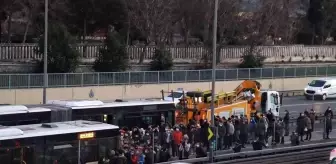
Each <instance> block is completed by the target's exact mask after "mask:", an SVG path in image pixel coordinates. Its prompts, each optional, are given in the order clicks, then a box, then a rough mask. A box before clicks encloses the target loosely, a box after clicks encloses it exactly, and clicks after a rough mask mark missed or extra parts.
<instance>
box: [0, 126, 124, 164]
mask: <svg viewBox="0 0 336 164" xmlns="http://www.w3.org/2000/svg"><path fill="white" fill-rule="evenodd" d="M119 141H120V133H119V127H118V126H114V125H110V124H105V123H100V122H94V121H84V120H78V121H70V122H56V123H45V124H31V125H20V126H8V127H5V126H2V127H0V161H1V162H0V163H1V164H76V163H84V164H91V163H98V161H99V160H100V159H103V158H104V157H106V155H107V154H108V152H110V151H111V150H116V149H119V148H120V143H119Z"/></svg>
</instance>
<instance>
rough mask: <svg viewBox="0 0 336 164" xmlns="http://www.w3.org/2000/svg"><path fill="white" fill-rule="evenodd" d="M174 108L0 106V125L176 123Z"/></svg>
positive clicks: (84, 103)
mask: <svg viewBox="0 0 336 164" xmlns="http://www.w3.org/2000/svg"><path fill="white" fill-rule="evenodd" d="M175 109H176V107H175V104H174V102H172V101H165V100H158V99H141V100H116V101H104V102H103V101H99V100H69V101H66V100H51V101H48V104H47V105H41V104H38V105H4V106H0V125H6V126H14V125H26V124H38V123H47V122H62V121H72V120H93V121H98V122H105V123H109V124H113V125H119V126H123V127H124V126H125V127H134V126H138V127H144V128H147V126H148V125H150V124H151V125H152V124H160V121H161V117H162V116H164V117H165V121H166V122H168V123H169V124H171V125H174V123H175Z"/></svg>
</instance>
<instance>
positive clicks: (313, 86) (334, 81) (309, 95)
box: [304, 78, 336, 100]
mask: <svg viewBox="0 0 336 164" xmlns="http://www.w3.org/2000/svg"><path fill="white" fill-rule="evenodd" d="M304 95H305V97H306V99H307V100H309V99H320V100H326V99H327V98H334V97H336V78H323V79H316V80H313V81H311V82H310V83H308V85H307V86H306V87H305V88H304Z"/></svg>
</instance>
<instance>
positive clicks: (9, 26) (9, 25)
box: [7, 12, 12, 43]
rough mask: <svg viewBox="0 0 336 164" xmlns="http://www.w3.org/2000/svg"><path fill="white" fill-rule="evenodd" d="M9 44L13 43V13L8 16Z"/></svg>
mask: <svg viewBox="0 0 336 164" xmlns="http://www.w3.org/2000/svg"><path fill="white" fill-rule="evenodd" d="M7 31H8V32H7V35H8V36H7V37H8V38H7V43H11V42H12V39H11V35H12V12H10V13H9V15H8V30H7Z"/></svg>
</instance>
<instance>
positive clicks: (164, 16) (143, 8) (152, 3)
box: [127, 0, 175, 63]
mask: <svg viewBox="0 0 336 164" xmlns="http://www.w3.org/2000/svg"><path fill="white" fill-rule="evenodd" d="M174 4H175V1H174V0H168V1H166V0H129V1H128V4H127V6H128V8H129V17H130V23H131V24H132V25H133V27H135V28H136V29H137V30H138V31H139V32H140V33H141V34H142V36H143V37H144V38H145V48H144V50H143V53H142V54H141V56H140V60H139V63H142V62H143V60H144V55H145V51H146V47H147V46H148V45H149V44H150V43H155V44H161V43H164V42H167V38H168V35H169V34H170V32H171V30H172V27H173V24H172V12H173V7H172V6H173V5H174Z"/></svg>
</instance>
